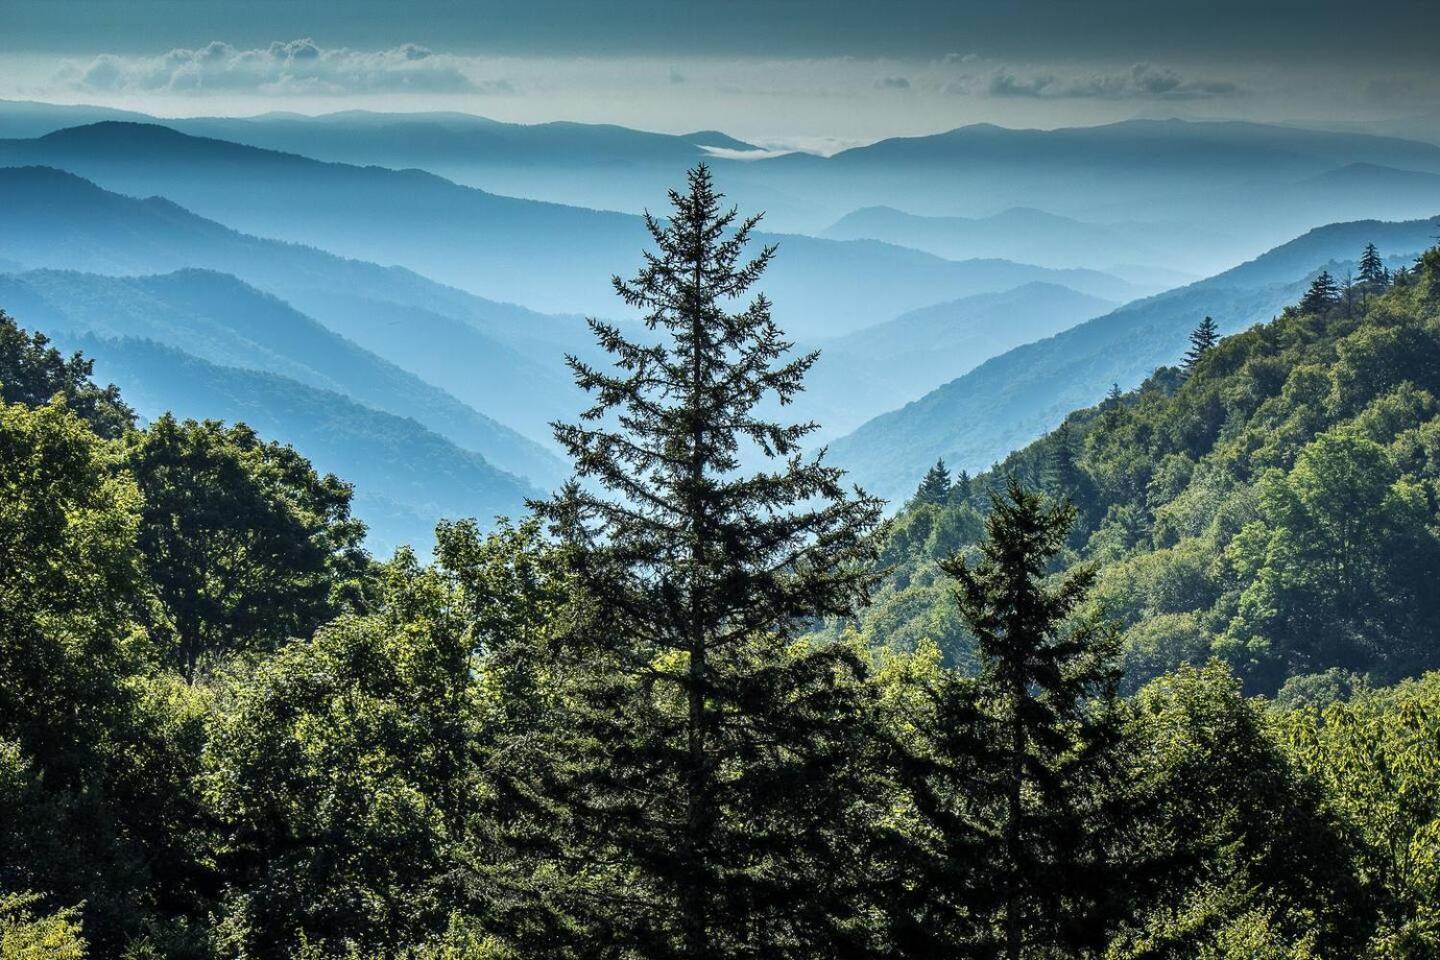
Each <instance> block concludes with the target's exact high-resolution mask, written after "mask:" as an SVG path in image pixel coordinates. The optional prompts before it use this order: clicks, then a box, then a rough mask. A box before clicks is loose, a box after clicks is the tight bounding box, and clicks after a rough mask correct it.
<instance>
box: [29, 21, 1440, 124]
mask: <svg viewBox="0 0 1440 960" xmlns="http://www.w3.org/2000/svg"><path fill="white" fill-rule="evenodd" d="M1437 36H1440V2H1437V0H1367V2H1365V3H1359V2H1354V0H1351V2H1343V3H1342V2H1334V0H1305V2H1299V0H1248V2H1243V3H1242V2H1235V0H1213V2H1208V3H1207V2H1202V0H1186V2H1179V0H984V2H976V0H890V2H884V0H826V2H822V0H724V2H720V0H709V2H704V3H696V2H688V0H683V2H682V0H668V2H667V0H625V2H622V0H404V2H400V0H328V2H319V0H245V2H237V0H0V98H12V99H34V100H44V101H51V102H63V103H95V104H101V105H107V106H118V107H125V108H129V109H136V110H141V111H145V112H149V113H154V114H157V115H160V116H184V115H200V114H206V115H217V114H253V113H261V112H266V111H270V110H286V111H297V112H303V113H321V112H328V111H333V110H344V109H355V108H364V109H382V110H402V111H413V110H462V111H466V112H470V113H478V114H482V115H485V116H490V117H495V118H497V119H502V120H513V121H521V122H539V121H545V120H556V119H568V120H583V121H591V122H613V123H622V124H626V125H629V126H636V127H642V128H646V129H655V130H668V131H676V132H679V131H686V130H695V129H702V128H710V129H722V130H725V131H726V132H728V133H731V134H733V135H735V136H739V137H742V138H745V139H749V140H752V141H756V142H761V143H765V144H769V145H774V146H802V147H806V148H811V149H820V150H825V149H830V148H834V147H838V146H844V145H849V144H851V143H857V142H864V141H868V140H874V139H878V138H881V137H886V136H895V135H904V134H918V133H928V132H933V131H937V130H944V129H950V128H953V127H957V126H961V125H964V124H966V123H974V122H991V123H1000V124H1003V125H1006V126H1033V127H1055V126H1070V125H1085V124H1092V123H1103V122H1109V121H1113V120H1121V119H1127V118H1131V117H1170V116H1179V117H1187V118H1197V119H1210V118H1226V119H1230V118H1235V119H1252V120H1264V121H1277V122H1290V123H1307V124H1312V125H1330V126H1334V125H1348V124H1356V123H1359V124H1373V125H1376V126H1377V127H1379V128H1382V129H1384V131H1385V132H1392V133H1394V132H1400V133H1403V132H1405V131H1406V130H1407V129H1411V128H1413V130H1414V131H1415V134H1416V135H1417V136H1418V135H1421V134H1422V133H1424V132H1426V131H1429V130H1430V129H1431V128H1434V131H1435V135H1437V136H1440V112H1437V109H1440V108H1437V104H1440V66H1437V64H1440V52H1437V47H1436V41H1435V38H1436V37H1437Z"/></svg>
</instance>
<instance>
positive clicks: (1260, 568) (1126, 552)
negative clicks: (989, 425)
mask: <svg viewBox="0 0 1440 960" xmlns="http://www.w3.org/2000/svg"><path fill="white" fill-rule="evenodd" d="M1437 271H1440V254H1436V253H1434V252H1432V253H1427V254H1425V255H1424V256H1422V257H1421V259H1420V262H1419V263H1418V264H1417V267H1416V270H1415V273H1414V275H1413V277H1412V278H1410V279H1408V280H1407V281H1406V282H1405V283H1393V284H1384V285H1375V284H1370V283H1368V282H1366V283H1365V284H1363V285H1362V286H1363V287H1364V291H1365V296H1364V297H1363V299H1361V300H1359V301H1357V302H1356V303H1355V308H1354V309H1353V310H1352V311H1350V312H1348V313H1347V312H1346V311H1340V310H1332V309H1330V301H1329V300H1328V299H1326V298H1323V297H1322V298H1321V299H1326V302H1325V303H1319V302H1313V303H1311V305H1310V306H1309V307H1307V306H1306V305H1305V304H1304V303H1302V305H1301V306H1300V307H1292V308H1289V309H1287V310H1285V311H1284V312H1283V313H1282V314H1281V315H1280V316H1279V317H1277V318H1276V319H1275V320H1274V321H1273V322H1271V323H1269V324H1265V325H1262V326H1257V327H1255V328H1253V329H1251V330H1248V331H1245V332H1243V333H1239V334H1235V335H1233V336H1230V337H1226V338H1225V339H1223V340H1220V341H1219V342H1217V343H1215V344H1213V345H1212V346H1210V347H1209V348H1208V349H1207V350H1206V351H1205V353H1204V359H1203V360H1201V361H1199V362H1196V363H1194V364H1192V365H1191V367H1190V369H1189V370H1188V371H1184V372H1183V375H1182V371H1179V370H1176V369H1173V368H1162V369H1160V370H1157V371H1156V372H1155V374H1154V376H1152V377H1151V378H1150V379H1149V380H1148V381H1147V382H1146V383H1145V384H1144V385H1143V386H1142V387H1141V388H1140V389H1138V390H1136V391H1134V392H1132V393H1130V394H1125V395H1117V396H1112V397H1111V398H1109V399H1107V400H1106V401H1104V402H1103V403H1101V404H1100V405H1098V406H1096V407H1092V408H1089V409H1086V410H1080V411H1077V412H1076V413H1074V414H1072V415H1071V416H1070V417H1068V418H1067V419H1066V421H1065V422H1064V424H1062V425H1061V427H1059V428H1057V429H1056V430H1055V431H1053V432H1052V433H1051V434H1049V435H1048V436H1046V437H1045V438H1043V439H1041V440H1039V441H1037V442H1035V443H1034V444H1032V445H1031V446H1029V447H1027V448H1025V449H1022V450H1019V451H1016V452H1015V453H1014V454H1012V455H1011V456H1010V457H1008V458H1007V459H1006V460H1005V461H1004V462H1003V463H1001V464H999V465H997V467H996V468H995V470H993V471H991V472H990V473H988V474H983V475H981V476H979V477H977V478H975V480H974V481H973V482H972V484H971V485H972V486H973V487H976V488H978V489H986V488H993V486H994V485H995V484H996V483H997V482H998V480H999V479H1000V478H1002V477H1005V476H1016V477H1025V478H1035V479H1034V480H1033V481H1032V482H1035V483H1037V484H1038V485H1041V486H1043V487H1044V488H1045V489H1047V490H1048V491H1050V492H1051V493H1053V494H1055V495H1059V496H1064V497H1066V498H1068V499H1070V500H1071V501H1072V502H1073V503H1074V504H1075V506H1076V508H1077V511H1078V518H1079V519H1078V524H1077V528H1076V531H1075V533H1074V534H1073V535H1072V538H1071V540H1070V543H1069V549H1068V550H1067V551H1065V552H1064V553H1062V555H1060V556H1058V557H1057V558H1056V560H1055V566H1056V567H1057V568H1064V567H1068V566H1070V565H1072V564H1075V563H1084V562H1089V563H1096V564H1098V565H1099V570H1098V577H1097V582H1096V589H1095V593H1094V602H1095V603H1096V604H1097V605H1098V606H1099V607H1100V608H1101V609H1103V610H1104V611H1105V612H1106V613H1107V614H1108V615H1110V616H1113V617H1115V618H1116V619H1117V620H1119V621H1120V623H1121V626H1122V628H1123V630H1124V634H1123V640H1122V645H1123V648H1124V653H1123V658H1124V663H1125V666H1126V672H1127V676H1126V680H1125V686H1124V689H1126V690H1135V689H1138V688H1139V687H1140V686H1141V685H1143V683H1144V682H1145V681H1146V680H1148V679H1150V678H1152V677H1155V676H1158V675H1160V674H1161V673H1163V672H1165V671H1167V670H1170V669H1173V668H1174V667H1176V666H1178V665H1181V664H1186V663H1189V664H1198V663H1203V662H1205V661H1206V660H1207V659H1208V658H1209V657H1211V656H1220V657H1222V658H1223V659H1225V660H1227V661H1228V662H1230V663H1231V664H1232V665H1233V666H1235V667H1236V669H1237V670H1239V671H1240V672H1241V673H1242V675H1243V676H1244V677H1245V679H1246V682H1247V684H1248V685H1249V688H1250V689H1251V690H1254V691H1266V692H1274V691H1276V690H1278V689H1279V688H1280V687H1281V686H1282V685H1283V684H1284V683H1285V681H1286V680H1287V679H1288V678H1290V677H1293V676H1308V675H1311V674H1319V673H1323V672H1325V671H1326V670H1329V669H1339V670H1343V671H1345V672H1347V673H1350V674H1355V675H1357V676H1362V677H1368V678H1370V679H1371V680H1373V681H1374V682H1376V683H1389V682H1393V681H1394V680H1396V679H1399V678H1401V677H1405V676H1412V675H1414V674H1416V673H1418V672H1420V671H1423V670H1426V669H1430V668H1433V667H1436V666H1440V648H1437V647H1436V646H1435V644H1434V643H1433V642H1431V640H1430V627H1429V625H1430V624H1431V623H1433V622H1434V620H1435V618H1436V616H1437V614H1440V598H1437V596H1436V595H1435V592H1434V591H1433V590H1432V589H1430V588H1429V584H1431V583H1432V582H1433V581H1434V578H1435V575H1436V573H1437V572H1440V570H1437V566H1436V565H1437V563H1440V535H1437V532H1440V402H1437V400H1436V397H1437V396H1440V287H1437V289H1436V290H1435V291H1434V292H1432V291H1431V286H1432V279H1433V278H1435V277H1436V276H1440V272H1437ZM1322 286H1323V284H1322ZM1312 300H1313V298H1312ZM1062 474H1063V475H1064V477H1065V478H1066V479H1064V480H1063V482H1059V478H1060V476H1061V475H1062ZM976 506H977V504H976V503H975V502H974V501H973V500H969V499H967V500H966V501H964V502H955V501H953V500H952V501H951V502H950V503H947V504H946V505H945V506H943V507H940V508H939V513H940V515H932V511H933V510H934V509H935V508H932V507H929V506H922V505H913V506H911V507H908V508H907V509H906V511H904V512H902V514H901V515H900V516H899V517H898V518H897V519H896V521H895V523H894V526H893V529H894V531H895V533H894V534H892V539H891V540H890V542H889V543H887V544H886V545H885V546H884V547H883V548H882V551H883V556H884V557H885V559H886V562H887V563H888V564H889V565H890V573H889V576H888V578H887V582H886V584H885V585H884V586H883V587H882V588H881V589H880V590H879V591H878V592H877V596H876V604H875V606H874V607H872V608H871V610H869V611H867V612H865V613H863V614H862V615H861V617H860V619H859V623H858V625H857V632H858V633H859V635H860V636H862V637H865V638H866V639H867V641H870V642H875V641H877V640H881V642H883V636H896V637H904V638H905V643H906V645H907V646H909V647H914V646H915V644H916V642H917V641H918V640H920V639H924V638H927V637H928V638H929V639H933V640H935V641H937V642H941V643H943V644H944V645H945V646H946V648H947V650H950V649H956V650H960V651H963V650H965V649H967V648H968V647H969V646H970V644H971V643H972V642H973V641H972V639H971V638H970V637H968V636H965V635H964V632H963V631H960V633H959V635H956V634H955V633H951V632H946V631H947V630H948V629H949V625H950V624H951V623H952V622H953V618H952V617H951V615H950V613H949V609H948V601H947V600H946V599H945V598H944V597H943V596H940V595H938V594H937V593H936V592H935V591H933V590H932V589H931V584H932V583H933V579H934V578H933V574H931V573H930V572H929V571H930V570H931V565H932V564H933V554H931V553H930V551H929V550H928V549H927V548H926V547H925V546H924V544H923V541H921V540H920V539H919V538H917V537H915V536H913V535H911V534H910V533H909V531H910V530H912V529H913V528H915V527H917V525H918V526H921V527H923V529H927V530H929V529H943V528H947V526H948V527H949V528H951V529H966V530H970V529H973V520H972V519H971V517H970V512H971V511H973V510H974V509H975V508H976ZM980 506H983V504H981V505H980ZM977 540H978V537H976V536H975V535H974V534H973V533H972V534H970V541H969V542H970V543H974V542H976V541H977ZM964 545H965V544H964V543H961V544H954V545H953V546H954V547H957V548H958V547H961V546H964ZM827 629H828V631H829V633H830V635H838V633H839V632H840V629H841V625H839V624H835V625H830V626H829V627H828V628H827Z"/></svg>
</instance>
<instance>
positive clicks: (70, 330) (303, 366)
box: [0, 269, 567, 486]
mask: <svg viewBox="0 0 1440 960" xmlns="http://www.w3.org/2000/svg"><path fill="white" fill-rule="evenodd" d="M0 304H4V305H5V306H6V309H7V310H9V311H10V312H12V313H14V314H15V315H17V316H21V317H23V318H24V320H25V323H26V324H29V325H31V326H34V327H36V328H38V329H41V330H44V331H46V332H47V333H50V334H52V335H61V334H67V335H70V336H79V335H85V334H90V335H94V336H99V337H105V338H109V339H120V338H133V339H144V340H152V341H155V342H158V343H162V344H165V345H167V346H170V347H174V348H177V349H180V350H183V351H184V352H186V353H188V354H190V355H192V356H194V357H197V358H199V359H201V360H206V361H208V362H210V363H214V364H217V365H221V366H231V367H239V368H243V369H248V370H257V371H264V372H268V373H275V374H280V375H282V376H285V377H288V378H289V379H292V380H296V381H299V382H300V383H304V384H307V385H309V386H312V387H315V388H317V389H321V390H331V391H334V392H337V393H343V394H345V395H346V396H349V397H351V398H352V399H354V400H356V401H358V402H360V403H363V404H365V405H366V406H369V407H372V408H374V409H376V410H380V411H383V412H386V413H391V414H394V415H396V416H400V417H409V418H411V419H413V420H415V421H416V422H417V423H419V424H422V425H424V426H425V427H427V428H428V429H430V430H433V431H435V432H436V433H439V434H441V435H442V436H445V437H447V438H448V439H450V440H451V441H452V442H454V443H455V444H457V445H458V446H460V447H463V448H465V449H467V450H472V451H475V452H478V453H481V454H482V455H483V456H484V457H485V458H486V459H487V460H488V461H490V462H491V463H493V464H494V465H495V466H497V467H499V468H500V469H502V470H506V471H509V472H511V473H514V474H517V475H520V476H523V477H527V478H529V479H530V480H531V481H532V482H533V483H535V484H536V485H545V486H553V485H554V484H556V483H558V482H559V481H560V480H562V479H563V478H564V476H565V475H566V473H567V468H566V466H565V464H563V463H562V462H561V461H560V460H559V458H558V457H556V456H555V455H554V454H553V453H551V452H550V451H549V450H547V449H546V448H544V447H542V446H540V445H539V444H537V443H536V442H535V441H533V440H530V439H528V438H527V437H524V436H522V435H521V434H519V433H517V432H516V431H514V430H512V429H510V428H509V427H506V426H503V425H501V424H499V423H496V422H495V421H494V420H492V419H490V418H489V417H487V416H485V415H484V414H481V413H478V412H477V411H475V410H474V409H472V408H471V407H468V406H466V405H465V404H464V403H461V402H460V401H459V400H457V399H456V398H455V397H453V396H451V395H450V394H448V393H446V392H445V391H444V390H441V389H439V388H437V387H434V386H431V385H430V384H428V383H426V382H425V381H423V380H421V379H420V378H419V377H417V376H415V375H414V374H413V373H409V372H407V371H405V370H402V369H400V368H399V367H397V366H395V365H394V364H393V363H391V362H389V361H388V360H384V359H382V358H381V357H378V356H376V355H375V354H373V353H371V352H370V351H368V350H365V349H364V348H362V347H360V346H358V345H356V344H354V343H352V342H351V341H349V340H346V339H345V338H344V337H341V336H339V335H338V334H336V333H334V332H332V331H331V330H329V329H328V328H326V327H325V326H323V325H321V324H320V323H318V322H316V321H315V320H312V319H311V318H310V317H307V316H305V315H304V314H302V313H300V312H299V311H297V310H295V309H294V308H293V307H291V306H290V305H289V304H287V303H285V302H283V301H281V300H278V299H276V298H275V297H272V296H269V295H268V294H265V293H262V292H261V291H259V290H256V289H255V288H254V287H251V286H249V285H248V284H246V283H243V282H242V281H240V280H238V279H236V278H235V277H233V276H230V275H229V274H223V273H216V272H213V271H208V270H193V269H191V270H182V271H178V272H176V273H171V274H166V275H163V276H147V277H104V276H96V275H94V274H85V273H77V272H74V271H54V270H39V271H32V272H28V273H22V274H13V275H0Z"/></svg>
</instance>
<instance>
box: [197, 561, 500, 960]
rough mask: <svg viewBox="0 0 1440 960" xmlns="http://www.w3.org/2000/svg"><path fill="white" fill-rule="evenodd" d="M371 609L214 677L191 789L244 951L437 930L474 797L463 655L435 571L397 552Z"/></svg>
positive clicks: (230, 923)
mask: <svg viewBox="0 0 1440 960" xmlns="http://www.w3.org/2000/svg"><path fill="white" fill-rule="evenodd" d="M378 589H379V591H380V597H379V601H378V605H377V609H376V610H375V611H374V612H372V613H368V614H365V615H355V614H347V615H344V616H342V617H340V618H339V619H337V620H336V621H334V622H333V623H330V624H328V625H326V626H325V627H323V628H321V629H320V630H319V631H318V632H317V633H316V634H315V635H314V637H313V638H310V639H302V640H297V641H294V642H292V643H290V644H288V645H286V646H285V647H284V648H282V649H281V650H279V651H278V652H277V653H275V654H274V655H273V656H271V657H269V658H267V659H265V660H262V661H261V662H260V663H259V664H258V665H257V666H255V667H254V668H253V669H243V668H237V669H235V670H234V671H233V672H232V673H231V674H230V675H227V676H226V677H225V678H224V686H223V688H222V693H221V696H220V702H219V709H218V714H217V716H216V717H215V719H214V721H213V729H212V732H211V738H210V743H209V746H208V748H207V750H206V754H205V767H206V768H205V771H204V780H203V783H204V789H205V793H206V797H207V802H208V804H209V807H210V809H211V810H212V812H213V815H214V816H215V817H216V818H217V820H218V821H219V824H220V828H221V831H222V839H221V842H220V845H219V860H220V866H221V868H222V870H223V872H224V874H225V877H226V880H227V887H228V890H229V893H228V895H227V896H226V898H225V900H224V903H223V908H222V914H223V919H222V922H221V924H220V927H219V929H218V932H217V935H218V939H219V941H220V942H221V944H222V946H223V948H224V951H225V952H226V953H228V954H232V955H235V956H243V957H262V958H263V957H275V958H280V957H288V956H290V954H291V952H292V951H293V950H295V949H296V947H297V946H298V945H299V944H300V943H301V942H302V941H309V942H310V943H312V944H315V945H323V946H324V947H325V948H327V949H331V950H335V951H337V952H343V951H344V950H345V949H346V948H347V947H348V946H350V945H354V946H356V947H358V948H361V949H382V950H386V951H391V950H398V949H399V948H401V947H403V946H405V945H407V944H412V943H417V942H420V941H422V940H424V939H426V938H428V937H430V936H434V935H437V934H439V933H440V932H442V931H443V930H444V929H445V927H446V924H447V923H448V918H449V915H450V912H451V910H452V909H453V908H454V906H455V904H456V903H457V902H458V898H457V897H456V896H455V894H454V892H453V890H452V889H449V888H447V883H449V882H451V878H452V875H453V874H454V872H455V871H456V870H457V869H458V867H459V864H460V862H461V861H460V857H459V852H460V843H461V840H462V839H463V837H464V834H465V830H466V828H467V824H468V823H469V821H470V819H471V812H472V810H473V809H474V804H475V803H476V802H477V798H476V795H475V791H476V786H477V781H476V779H475V766H474V760H473V745H474V743H475V742H476V739H477V730H476V723H477V711H476V703H475V697H474V691H473V684H472V671H473V657H472V654H471V650H470V649H469V646H468V643H467V637H466V632H465V630H464V627H463V622H462V621H461V619H460V618H458V617H457V616H455V613H454V609H453V605H452V603H451V597H450V590H449V587H448V585H447V583H446V581H445V578H444V577H443V576H442V575H441V574H440V573H439V572H438V571H434V570H428V571H427V570H423V569H421V568H420V567H419V566H418V564H417V563H416V562H415V559H414V556H413V555H412V554H409V553H408V552H404V551H402V552H401V553H400V554H398V555H397V556H396V558H395V559H394V560H393V561H391V562H390V563H389V564H387V565H386V566H385V567H384V568H383V570H382V571H381V573H380V584H379V588H378Z"/></svg>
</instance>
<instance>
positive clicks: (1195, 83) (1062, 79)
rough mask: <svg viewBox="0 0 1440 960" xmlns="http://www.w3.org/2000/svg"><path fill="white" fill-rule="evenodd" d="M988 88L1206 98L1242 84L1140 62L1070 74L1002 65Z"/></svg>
mask: <svg viewBox="0 0 1440 960" xmlns="http://www.w3.org/2000/svg"><path fill="white" fill-rule="evenodd" d="M986 92H987V93H988V94H989V95H990V96H992V97H1031V98H1035V99H1041V100H1062V99H1094V100H1204V99H1210V98H1214V97H1231V96H1236V95H1237V94H1239V93H1240V87H1239V86H1237V85H1236V84H1234V83H1231V82H1229V81H1224V80H1193V79H1188V78H1186V77H1183V76H1181V75H1180V74H1179V73H1177V72H1176V71H1174V70H1172V69H1170V68H1168V67H1157V66H1155V65H1153V64H1149V63H1137V64H1135V65H1134V66H1133V67H1131V68H1130V69H1129V70H1124V71H1120V72H1116V73H1091V74H1081V75H1070V76H1066V75H1062V74H1057V73H1051V72H1042V73H1034V72H1031V73H1020V72H1017V71H1015V70H1012V69H1010V68H1008V67H1001V68H999V69H997V70H996V71H995V72H994V73H993V74H991V75H990V79H989V81H988V83H987V84H986Z"/></svg>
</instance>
